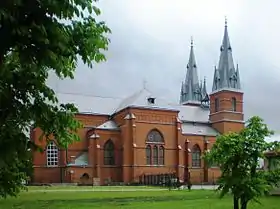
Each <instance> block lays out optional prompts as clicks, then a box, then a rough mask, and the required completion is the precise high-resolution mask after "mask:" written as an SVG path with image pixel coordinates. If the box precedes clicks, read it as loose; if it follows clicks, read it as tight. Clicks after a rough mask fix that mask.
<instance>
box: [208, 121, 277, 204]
mask: <svg viewBox="0 0 280 209" xmlns="http://www.w3.org/2000/svg"><path fill="white" fill-rule="evenodd" d="M272 134H273V132H272V131H271V130H269V129H268V127H267V125H266V124H264V123H263V120H262V119H261V118H259V117H257V116H255V117H252V118H251V119H249V120H248V122H247V123H246V126H245V128H244V129H243V130H242V131H241V132H240V133H232V132H231V133H227V134H224V135H221V136H219V137H218V138H217V141H216V143H215V144H214V145H213V148H212V149H211V151H210V152H209V153H207V154H206V156H205V157H206V159H207V160H208V162H209V163H211V162H216V163H217V164H218V165H219V167H220V169H221V177H220V178H219V180H218V184H219V187H218V190H220V191H221V197H223V196H224V195H225V194H227V193H230V192H231V193H232V194H233V200H234V209H238V208H239V205H240V206H241V208H242V209H246V208H247V204H248V202H249V201H251V200H255V201H257V200H258V197H260V196H262V195H264V194H266V193H268V192H269V191H270V190H271V189H272V188H273V187H274V186H277V185H278V183H280V167H279V169H275V170H273V171H269V170H263V169H258V165H259V159H264V158H265V157H266V156H265V152H267V151H268V150H272V149H273V150H275V149H276V148H277V147H279V143H278V142H273V143H268V142H266V141H265V138H266V137H268V136H270V135H272Z"/></svg>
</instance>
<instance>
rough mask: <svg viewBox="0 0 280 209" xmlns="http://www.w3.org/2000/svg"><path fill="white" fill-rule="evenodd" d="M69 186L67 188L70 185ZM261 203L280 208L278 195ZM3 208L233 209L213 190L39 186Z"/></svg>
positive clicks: (263, 208) (258, 208) (255, 207)
mask: <svg viewBox="0 0 280 209" xmlns="http://www.w3.org/2000/svg"><path fill="white" fill-rule="evenodd" d="M67 188H68V187H67ZM261 203H262V204H261V205H259V204H257V203H252V204H250V205H249V209H276V208H279V205H280V198H279V197H266V198H263V199H261ZM0 208H1V209H2V208H3V209H10V208H14V209H23V208H24V209H35V208H38V209H39V208H40V209H41V208H42V209H62V208H63V209H89V208H91V209H92V208H100V209H111V208H113V209H146V208H148V209H165V208H166V209H167V208H168V209H181V208H189V209H210V208H211V209H231V208H232V200H231V197H226V198H224V199H218V198H217V194H215V193H214V192H213V191H206V190H193V191H191V192H189V191H182V190H181V191H177V190H176V191H168V190H162V191H134V192H132V191H125V189H124V190H123V191H119V192H116V191H111V192H110V191H109V192H108V191H101V192H94V191H82V190H80V191H79V189H77V191H73V189H72V190H69V191H65V187H64V190H60V191H59V190H54V189H53V190H46V191H43V188H41V187H39V188H38V190H37V192H36V188H32V190H30V191H29V192H22V193H21V194H20V196H19V197H18V198H8V199H5V200H3V199H0Z"/></svg>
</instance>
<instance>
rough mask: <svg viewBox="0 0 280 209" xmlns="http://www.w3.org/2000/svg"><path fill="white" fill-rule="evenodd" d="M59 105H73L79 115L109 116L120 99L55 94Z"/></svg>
mask: <svg viewBox="0 0 280 209" xmlns="http://www.w3.org/2000/svg"><path fill="white" fill-rule="evenodd" d="M56 95H57V97H58V100H59V101H60V102H61V103H73V104H75V105H76V107H77V108H78V109H79V112H80V113H89V114H104V115H111V114H112V113H113V112H114V110H115V109H116V107H117V106H118V105H119V104H120V102H121V101H122V99H121V98H112V97H100V96H90V95H81V94H67V93H56Z"/></svg>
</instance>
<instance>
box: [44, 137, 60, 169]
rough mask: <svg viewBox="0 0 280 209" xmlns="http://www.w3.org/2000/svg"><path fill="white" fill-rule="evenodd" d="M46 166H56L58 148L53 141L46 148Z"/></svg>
mask: <svg viewBox="0 0 280 209" xmlns="http://www.w3.org/2000/svg"><path fill="white" fill-rule="evenodd" d="M47 166H50V167H55V166H58V148H57V146H56V144H55V143H54V142H53V141H52V142H51V143H50V144H49V145H48V147H47Z"/></svg>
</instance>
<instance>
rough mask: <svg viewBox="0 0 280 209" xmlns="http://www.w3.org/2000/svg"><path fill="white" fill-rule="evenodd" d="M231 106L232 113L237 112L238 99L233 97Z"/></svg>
mask: <svg viewBox="0 0 280 209" xmlns="http://www.w3.org/2000/svg"><path fill="white" fill-rule="evenodd" d="M231 106H232V111H234V112H236V98H235V97H232V99H231Z"/></svg>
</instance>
